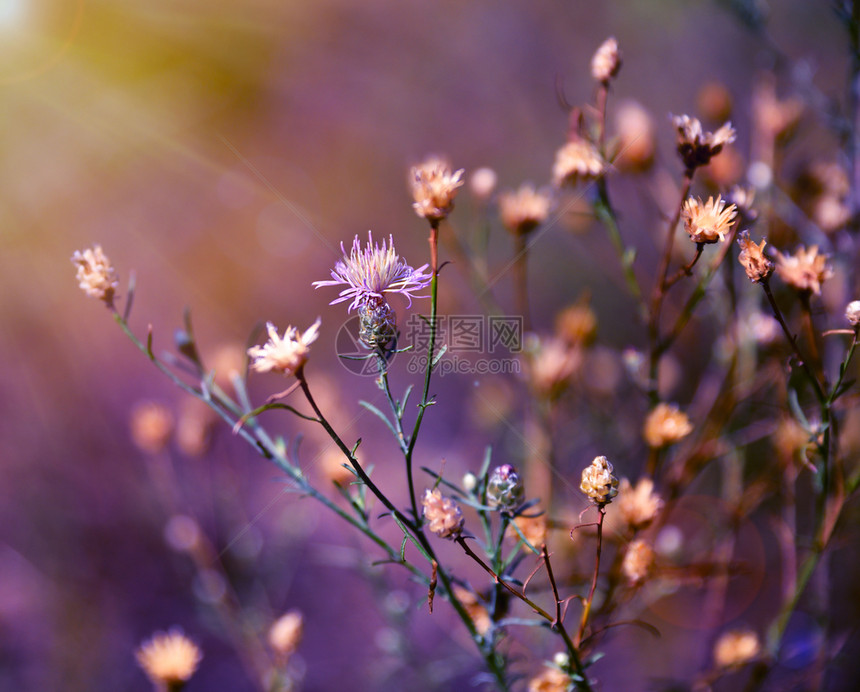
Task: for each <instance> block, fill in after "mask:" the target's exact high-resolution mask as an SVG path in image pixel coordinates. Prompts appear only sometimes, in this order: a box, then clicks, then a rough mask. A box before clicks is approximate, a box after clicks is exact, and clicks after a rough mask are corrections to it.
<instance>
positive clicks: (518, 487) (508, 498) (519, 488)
mask: <svg viewBox="0 0 860 692" xmlns="http://www.w3.org/2000/svg"><path fill="white" fill-rule="evenodd" d="M523 494H524V490H523V482H522V480H521V479H520V475H519V474H518V473H517V470H516V469H515V468H514V467H513V466H511V465H510V464H503V465H502V466H497V467H496V468H495V469H493V472H492V473H491V474H490V479H489V480H488V481H487V502H488V503H489V505H490V507H502V508H503V509H511V508H513V507H516V506H517V505H521V504H522V502H523Z"/></svg>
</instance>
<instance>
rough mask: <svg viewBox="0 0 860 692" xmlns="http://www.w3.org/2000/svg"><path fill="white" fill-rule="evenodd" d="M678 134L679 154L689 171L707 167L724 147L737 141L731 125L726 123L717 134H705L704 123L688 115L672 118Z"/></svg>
mask: <svg viewBox="0 0 860 692" xmlns="http://www.w3.org/2000/svg"><path fill="white" fill-rule="evenodd" d="M672 123H673V124H674V125H675V129H676V130H677V132H678V154H679V156H680V157H681V160H682V161H683V162H684V165H685V166H686V167H687V169H688V170H694V169H695V168H698V167H699V166H706V165H708V163H709V162H710V160H711V159H712V158H713V157H714V156H716V155H717V154H719V153H720V152H721V151H722V149H723V147H724V146H725V145H726V144H729V143H730V142H734V141H735V131H734V129H733V128H732V124H731V123H726V124H725V125H723V126H722V127H721V128H720V129H719V130H717V131H716V132H705V131H704V130H703V129H702V123H700V122H699V121H698V120H697V119H696V118H691V117H690V116H688V115H676V116H673V117H672Z"/></svg>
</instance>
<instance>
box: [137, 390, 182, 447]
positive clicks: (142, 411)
mask: <svg viewBox="0 0 860 692" xmlns="http://www.w3.org/2000/svg"><path fill="white" fill-rule="evenodd" d="M172 434H173V416H172V415H171V413H170V411H168V410H167V408H165V407H164V406H162V405H161V404H157V403H155V402H153V401H144V402H141V403H139V404H137V405H136V406H135V407H134V410H133V411H132V412H131V439H132V441H133V442H134V444H135V446H136V447H137V448H138V449H140V450H141V451H143V452H146V453H147V454H158V453H159V452H160V451H162V450H163V449H164V448H165V447H166V446H167V443H168V442H170V436H171V435H172Z"/></svg>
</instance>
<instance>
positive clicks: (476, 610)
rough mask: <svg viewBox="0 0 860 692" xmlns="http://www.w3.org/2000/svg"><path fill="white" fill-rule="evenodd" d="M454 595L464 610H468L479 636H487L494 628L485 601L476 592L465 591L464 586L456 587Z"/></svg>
mask: <svg viewBox="0 0 860 692" xmlns="http://www.w3.org/2000/svg"><path fill="white" fill-rule="evenodd" d="M454 595H455V596H456V597H457V600H458V601H460V604H461V605H462V606H463V608H465V609H466V612H467V613H468V614H469V617H470V618H472V623H473V624H474V625H475V629H476V630H477V632H478V634H480V635H484V634H486V633H487V632H488V631H489V630H490V627H492V625H493V620H492V618H490V613H489V612H488V611H487V607H486V605H485V604H484V603H483V601H481V599H480V598H478V597H477V596H476V595H475V594H474V592H472V591H470V590H469V589H464V588H463V587H462V586H455V587H454Z"/></svg>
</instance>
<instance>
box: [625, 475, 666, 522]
mask: <svg viewBox="0 0 860 692" xmlns="http://www.w3.org/2000/svg"><path fill="white" fill-rule="evenodd" d="M616 504H617V505H618V513H619V514H620V515H621V518H622V519H623V520H624V523H625V524H627V526H629V527H630V528H631V529H633V530H634V531H638V530H640V529H644V528H645V527H646V526H648V524H650V523H651V522H652V521H654V518H655V517H656V516H657V514H658V512H659V511H660V510H661V509H662V508H663V500H662V499H661V498H660V496H659V495H658V494H657V493H655V492H654V481H652V480H651V479H650V478H640V479H639V482H638V483H637V484H636V487H635V488H634V487H633V486H632V485H631V484H630V481H629V480H627V479H626V478H622V479H621V484H620V486H619V487H618V500H617V501H616Z"/></svg>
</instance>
